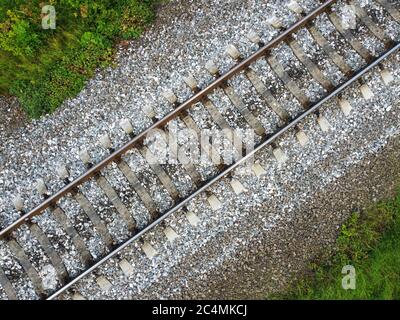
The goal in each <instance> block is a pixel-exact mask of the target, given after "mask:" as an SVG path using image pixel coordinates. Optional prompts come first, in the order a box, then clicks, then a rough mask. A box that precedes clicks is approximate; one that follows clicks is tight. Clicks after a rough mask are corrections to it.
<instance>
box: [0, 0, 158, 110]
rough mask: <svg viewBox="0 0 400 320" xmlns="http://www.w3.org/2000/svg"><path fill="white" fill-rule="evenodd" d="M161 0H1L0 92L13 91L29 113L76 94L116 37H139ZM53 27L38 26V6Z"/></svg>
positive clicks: (109, 57) (107, 62) (109, 58)
mask: <svg viewBox="0 0 400 320" xmlns="http://www.w3.org/2000/svg"><path fill="white" fill-rule="evenodd" d="M158 2H160V1H159V0H115V1H109V0H93V1H87V0H86V1H85V0H49V1H48V3H46V2H44V1H42V0H31V1H26V0H14V1H9V0H0V69H1V70H2V71H1V74H0V94H2V95H15V96H17V97H18V99H19V101H20V103H21V104H22V106H23V108H24V109H25V110H26V112H27V113H28V115H29V116H30V117H32V118H37V117H39V116H41V115H43V114H46V113H50V112H52V111H54V110H55V109H56V108H57V107H58V106H59V105H60V104H61V103H62V102H63V101H64V100H65V99H67V98H70V97H73V96H75V95H76V94H77V93H78V92H79V91H80V90H81V89H82V88H83V86H84V84H85V82H86V80H87V79H88V78H90V77H91V76H92V75H93V73H94V71H95V69H96V68H98V67H104V66H107V65H110V62H111V61H112V57H113V54H114V52H115V49H114V44H115V43H116V42H117V41H119V40H124V39H130V38H136V37H138V36H139V35H140V34H141V33H142V32H143V30H144V28H145V26H146V25H147V24H148V23H150V22H151V21H152V20H153V19H154V7H155V5H156V4H157V3H158ZM44 5H52V6H53V7H54V8H55V11H56V28H55V29H43V28H42V19H43V14H42V7H43V6H44Z"/></svg>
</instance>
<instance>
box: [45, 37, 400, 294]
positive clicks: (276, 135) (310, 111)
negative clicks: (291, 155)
mask: <svg viewBox="0 0 400 320" xmlns="http://www.w3.org/2000/svg"><path fill="white" fill-rule="evenodd" d="M399 49H400V43H398V44H396V45H395V46H394V47H393V48H392V49H390V50H388V51H386V52H385V53H384V54H382V55H381V56H380V57H378V58H376V59H375V60H374V61H373V62H372V63H370V64H369V65H367V66H365V67H364V68H362V69H361V70H359V71H358V72H357V73H356V74H355V75H354V76H353V77H352V78H350V79H349V80H347V81H346V82H344V83H343V84H341V85H339V86H337V87H336V88H335V90H333V91H332V92H331V93H330V94H328V95H327V96H325V97H324V98H322V99H320V100H319V101H318V102H316V103H315V104H314V105H313V106H312V107H310V108H309V109H307V110H306V111H305V112H303V113H302V114H300V115H299V116H298V117H296V118H295V119H293V121H292V122H290V123H289V124H287V125H286V126H284V127H282V128H281V129H280V130H278V131H277V132H276V133H274V134H273V135H272V136H270V137H269V138H268V139H266V140H265V141H263V142H262V143H260V144H259V145H257V147H255V148H254V150H252V151H251V152H249V153H248V154H247V155H246V156H244V157H243V158H241V159H240V160H238V161H237V162H235V163H234V164H232V165H230V166H229V167H228V168H227V169H225V170H224V171H222V172H221V173H220V174H218V175H216V176H215V177H214V178H212V179H211V180H209V181H208V182H207V183H206V184H205V185H204V186H202V187H200V188H199V189H198V190H196V191H195V192H194V193H192V194H191V195H190V196H188V197H187V198H185V199H184V200H183V201H182V202H180V203H179V204H177V205H176V206H175V207H174V208H172V209H170V210H169V211H168V212H166V213H165V214H163V215H162V216H161V217H160V218H158V219H157V220H155V221H154V222H153V223H151V224H150V225H148V226H147V227H146V228H144V229H143V230H141V231H139V232H138V233H137V234H135V235H134V236H133V237H132V238H130V239H129V240H127V241H126V242H124V243H123V244H121V245H120V246H119V247H118V248H116V249H115V250H113V251H112V252H110V253H109V254H108V255H107V256H105V257H104V258H102V259H101V260H99V261H98V262H97V263H95V264H94V265H93V266H91V267H90V268H89V269H87V270H86V271H85V272H83V273H81V274H80V275H79V276H77V277H76V278H74V279H73V280H71V281H70V282H69V283H68V284H66V285H65V286H63V287H62V288H61V289H59V290H58V291H57V292H55V293H54V294H53V295H51V296H50V297H48V298H47V300H53V299H54V298H56V297H57V296H59V295H60V294H61V293H63V292H65V291H66V290H67V289H69V288H70V287H71V286H72V285H74V284H75V283H77V282H78V281H79V280H81V279H82V278H84V277H86V276H87V275H88V274H90V273H91V272H93V270H95V269H97V268H98V267H100V266H101V265H102V264H104V263H105V262H106V261H108V260H109V259H111V258H113V257H114V256H115V255H117V254H118V253H119V252H120V251H121V250H123V249H124V248H126V247H127V246H128V245H130V244H132V243H133V242H134V241H136V240H138V239H139V238H140V237H142V236H143V235H144V234H145V233H146V232H148V231H149V230H151V229H153V228H154V227H155V226H157V225H159V224H160V223H161V222H163V221H164V220H165V219H166V218H168V217H169V216H170V215H171V214H173V213H174V212H176V211H178V210H179V209H181V208H182V207H183V206H184V205H185V204H187V203H188V202H189V201H190V200H192V199H193V198H194V197H196V196H198V195H199V194H200V193H202V192H204V191H205V190H206V189H208V188H209V187H210V186H212V185H213V184H215V183H216V182H217V181H219V180H220V179H221V178H223V177H225V176H226V175H227V174H228V173H230V172H231V171H233V170H234V169H235V168H237V167H238V166H239V165H241V164H243V163H244V162H245V161H247V160H249V159H250V158H251V157H253V156H254V155H255V153H256V152H258V151H259V150H261V149H263V148H264V147H266V146H267V145H270V144H271V143H273V142H274V141H275V140H276V139H277V138H279V137H280V136H282V135H283V134H284V133H286V132H287V131H288V130H289V129H291V128H293V127H295V126H297V125H298V124H299V123H300V122H301V121H302V120H303V119H304V118H305V117H307V116H309V115H311V114H313V113H315V112H316V111H317V110H318V109H319V108H320V107H321V106H322V105H323V104H324V103H325V102H327V101H328V100H330V99H332V98H333V97H335V96H337V95H338V94H340V93H341V92H342V91H343V90H344V89H346V88H347V87H349V86H350V85H351V84H353V83H354V82H355V81H357V80H358V79H360V78H361V77H362V76H363V75H364V74H366V73H367V72H368V71H370V70H371V69H372V68H374V67H375V66H377V65H378V64H379V63H381V62H382V61H383V60H384V59H386V58H387V57H388V56H390V55H391V54H393V53H394V52H396V51H397V50H399Z"/></svg>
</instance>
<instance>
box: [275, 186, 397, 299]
mask: <svg viewBox="0 0 400 320" xmlns="http://www.w3.org/2000/svg"><path fill="white" fill-rule="evenodd" d="M345 265H352V266H354V267H355V270H356V289H355V290H351V289H350V290H344V289H343V288H342V278H343V277H344V275H342V273H341V271H342V268H343V266H345ZM310 269H311V271H312V272H311V275H309V276H306V277H304V278H303V279H301V280H300V281H298V283H297V285H296V286H295V288H293V289H291V291H290V292H289V293H286V294H285V295H283V296H279V297H273V298H279V299H301V300H308V299H313V300H336V299H340V300H350V299H357V300H364V299H368V300H391V299H395V300H397V299H400V190H399V191H398V193H397V196H396V197H395V198H394V199H392V200H389V201H386V202H383V203H381V204H379V205H377V206H376V207H374V208H371V209H370V210H368V211H366V212H362V213H361V214H360V213H354V214H353V215H352V216H351V218H350V219H349V220H348V221H347V223H346V224H345V225H343V226H342V229H341V232H340V234H339V236H338V239H337V251H336V253H335V255H334V256H333V257H332V258H330V259H328V260H326V261H325V262H324V263H322V264H317V263H313V264H311V266H310Z"/></svg>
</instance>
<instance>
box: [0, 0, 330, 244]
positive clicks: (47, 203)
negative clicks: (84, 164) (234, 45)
mask: <svg viewBox="0 0 400 320" xmlns="http://www.w3.org/2000/svg"><path fill="white" fill-rule="evenodd" d="M335 2H337V0H328V1H326V2H325V3H323V4H322V5H321V6H319V7H318V8H316V9H315V10H313V11H312V12H310V13H309V14H307V15H306V16H304V17H303V18H302V19H300V20H299V21H297V22H296V23H294V24H293V25H292V26H290V27H289V28H288V29H286V30H285V31H284V32H282V33H281V34H280V35H278V36H277V37H276V38H274V39H273V40H271V41H270V42H268V43H267V44H266V45H265V46H263V47H262V48H260V49H259V50H257V51H256V52H255V53H253V54H252V55H251V56H249V57H248V58H246V59H245V60H243V61H241V62H240V63H238V64H237V65H235V66H234V67H232V68H231V69H230V70H229V71H227V72H226V73H224V74H223V75H221V76H220V77H219V78H217V79H216V80H215V81H213V82H212V83H211V84H209V85H208V86H207V87H205V88H204V89H202V90H200V91H199V92H198V93H196V94H195V95H193V96H192V97H191V98H189V99H188V100H186V101H185V102H183V103H182V104H181V105H179V106H178V107H177V108H176V109H174V110H173V111H171V112H170V113H169V114H167V115H166V116H165V117H164V118H163V119H161V120H159V121H157V122H155V123H154V124H153V125H151V126H150V127H149V128H148V129H146V130H145V131H143V132H141V133H140V134H138V135H137V136H135V137H134V138H133V139H132V140H130V141H129V142H128V143H126V144H125V145H123V146H122V147H121V148H119V149H118V150H116V151H115V152H113V153H111V154H110V155H109V156H107V157H106V158H105V159H103V160H102V161H100V162H99V163H97V164H95V165H94V166H93V167H92V168H90V169H89V170H87V171H86V172H85V173H83V174H82V175H81V176H79V177H78V178H76V179H75V180H74V181H72V182H70V183H69V184H67V185H66V186H65V187H63V188H62V189H60V190H59V191H58V192H56V193H55V194H53V195H51V196H49V197H48V198H47V199H45V200H44V201H43V202H42V203H40V204H39V205H38V206H37V207H35V208H34V209H32V210H31V211H29V212H28V213H26V214H23V215H22V216H21V217H20V218H18V219H17V220H16V221H14V222H13V223H12V224H10V225H9V226H7V227H6V228H4V229H3V230H1V231H0V239H2V238H4V237H6V236H8V235H9V234H10V233H11V232H12V231H14V230H15V229H16V228H18V227H19V226H20V225H22V224H24V223H25V222H27V221H29V220H30V219H31V218H32V217H34V216H36V215H39V214H41V213H42V212H43V211H44V210H46V209H47V208H49V207H51V206H53V205H55V204H56V203H57V201H58V200H59V199H61V198H62V197H63V196H65V195H66V194H68V193H70V192H73V191H74V190H76V188H77V187H78V186H80V185H81V184H83V183H84V182H86V181H88V180H90V179H91V178H92V177H94V176H95V175H97V174H98V173H99V172H100V171H101V170H102V169H103V168H104V167H106V166H107V165H109V164H110V163H112V162H114V161H116V160H117V159H118V158H120V157H121V156H122V155H123V154H125V153H126V152H127V151H128V150H130V149H132V148H133V147H134V146H135V145H137V144H139V143H140V142H141V141H143V140H144V139H145V138H146V136H147V135H148V134H149V133H150V132H151V131H152V130H154V129H158V128H160V127H162V126H164V125H165V124H166V123H168V122H169V121H171V120H172V119H174V118H176V116H177V115H178V114H180V113H181V112H183V111H184V110H186V109H188V108H189V107H190V106H192V105H193V104H195V103H197V102H200V101H202V99H203V98H205V97H206V96H207V95H208V94H210V92H212V91H214V90H215V89H217V88H218V87H220V86H221V85H222V84H223V83H225V82H226V81H227V80H229V79H230V78H232V77H233V76H235V75H237V74H238V73H240V72H241V71H243V70H245V69H246V68H248V67H249V66H250V65H251V64H252V63H253V62H254V61H256V60H258V59H260V58H262V57H263V56H265V55H266V54H267V53H268V52H269V51H270V50H271V48H273V47H275V46H276V45H278V44H280V43H281V42H282V41H284V40H285V39H286V38H287V37H288V36H290V35H291V34H292V33H293V32H296V31H297V30H298V29H300V28H302V27H303V26H305V25H306V24H307V23H308V22H309V21H310V20H312V19H313V18H314V17H316V16H317V15H319V14H321V13H322V12H324V11H325V10H327V9H328V7H329V6H331V5H332V4H334V3H335Z"/></svg>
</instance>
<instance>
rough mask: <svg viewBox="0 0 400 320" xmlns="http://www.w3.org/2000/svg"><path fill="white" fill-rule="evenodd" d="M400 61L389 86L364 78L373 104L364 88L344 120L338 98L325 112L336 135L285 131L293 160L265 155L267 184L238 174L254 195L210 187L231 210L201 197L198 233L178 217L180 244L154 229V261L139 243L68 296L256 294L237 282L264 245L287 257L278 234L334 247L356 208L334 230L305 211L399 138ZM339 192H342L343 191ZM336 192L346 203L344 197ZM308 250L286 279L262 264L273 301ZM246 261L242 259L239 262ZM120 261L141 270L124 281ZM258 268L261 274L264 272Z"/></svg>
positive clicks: (195, 204)
mask: <svg viewBox="0 0 400 320" xmlns="http://www.w3.org/2000/svg"><path fill="white" fill-rule="evenodd" d="M399 61H400V54H397V55H396V56H395V57H393V58H392V59H391V60H390V61H387V62H386V63H385V65H386V66H387V67H388V68H390V69H391V70H394V71H395V72H394V74H395V77H396V80H395V82H393V83H392V84H391V86H390V87H389V88H387V87H385V86H384V85H383V83H382V81H381V79H380V75H379V73H378V72H376V71H373V72H371V74H369V75H368V76H367V77H366V81H367V82H368V84H370V85H371V87H373V88H374V92H375V93H376V95H375V97H374V98H373V99H372V100H371V101H368V102H366V101H365V100H364V99H363V98H362V97H361V94H360V92H359V91H358V85H353V86H352V88H351V89H348V90H346V92H345V93H344V97H345V98H346V99H348V101H349V102H350V103H351V105H352V106H353V110H352V113H351V115H350V116H349V117H345V116H344V115H343V113H342V111H341V110H340V109H339V108H338V106H337V104H336V103H335V102H330V103H328V104H327V105H326V106H325V107H324V109H323V114H324V116H326V118H327V119H328V120H329V122H330V124H331V127H332V129H331V130H330V131H329V132H326V133H324V132H322V131H321V130H320V128H319V126H318V124H317V123H316V119H315V118H313V117H310V118H308V119H307V120H306V121H305V122H304V131H305V132H306V133H307V135H308V137H309V139H310V141H309V144H308V145H307V146H306V147H305V148H302V147H301V146H300V145H299V144H298V143H297V141H296V138H295V136H294V133H293V132H289V133H287V134H285V136H284V137H282V138H281V139H280V140H279V142H278V145H279V146H280V147H281V148H282V149H283V150H284V152H285V153H286V155H287V156H288V161H287V162H286V163H285V164H278V163H277V162H276V160H275V159H274V157H273V156H272V154H271V153H270V152H263V153H260V154H258V155H257V157H256V160H258V161H259V162H260V163H261V164H262V166H263V167H264V168H265V170H266V174H265V175H264V176H263V177H262V178H257V177H256V176H255V175H251V176H249V175H248V174H246V170H245V168H244V167H243V166H242V167H240V168H238V169H237V170H236V172H235V174H234V177H235V178H237V179H239V180H240V181H241V182H242V184H243V185H244V186H245V188H246V189H247V192H245V193H242V194H240V195H236V194H235V193H234V192H233V191H232V189H231V187H230V184H229V181H230V180H229V179H223V180H222V181H221V182H219V183H217V184H216V185H215V186H213V187H212V188H210V191H211V192H212V193H213V194H215V195H217V197H218V198H219V200H220V201H221V202H222V203H223V208H224V209H223V210H218V211H212V210H211V208H210V206H209V205H208V203H207V200H206V195H205V194H203V195H201V196H199V197H197V198H196V199H194V200H193V201H192V202H191V203H190V204H189V206H188V208H189V210H190V211H192V212H193V213H195V214H196V215H197V216H198V217H199V218H200V220H201V222H200V224H199V225H198V226H197V227H193V226H191V225H189V223H188V221H187V220H186V218H185V215H184V213H183V212H178V213H177V214H174V215H173V216H172V217H170V218H168V219H167V222H166V224H167V225H169V226H171V227H172V228H173V229H174V230H175V231H176V232H177V233H178V234H179V236H180V237H179V238H178V239H177V240H175V241H174V242H173V243H170V242H168V241H167V239H166V238H165V235H164V234H163V228H162V227H156V228H155V229H154V230H153V231H151V232H149V233H148V234H147V235H146V236H145V237H144V240H145V241H147V242H149V243H151V244H152V245H153V247H154V248H155V249H156V250H157V252H158V255H157V256H156V257H155V258H153V259H152V260H149V259H148V258H147V257H146V256H145V255H144V253H143V251H142V250H141V248H140V243H135V244H133V245H131V246H129V247H128V248H126V249H125V250H123V251H122V252H121V253H120V254H119V255H118V257H117V258H114V259H111V260H110V261H108V262H107V263H106V264H104V265H103V266H102V267H100V268H99V269H97V271H96V272H95V274H92V275H90V276H88V277H87V278H86V279H84V280H81V281H80V282H78V284H77V285H75V286H74V287H73V288H72V290H71V291H70V292H79V293H80V294H82V295H84V296H85V297H88V298H90V299H149V298H153V299H154V298H158V299H159V298H162V299H171V298H179V299H181V298H207V297H212V298H221V297H224V298H232V297H243V296H245V297H251V296H252V295H251V294H252V293H251V289H250V288H248V286H246V285H245V284H243V287H242V288H246V290H249V291H240V288H241V287H240V285H237V283H245V282H246V281H245V280H243V279H246V278H247V277H249V278H252V277H251V275H247V274H246V273H245V270H246V268H249V270H250V268H251V264H252V260H254V259H255V258H256V257H257V255H261V256H264V252H263V251H259V250H260V247H262V246H261V243H264V242H267V243H268V246H267V247H265V246H264V247H262V250H267V251H269V252H268V253H267V254H268V255H280V252H282V251H285V248H284V243H283V244H282V243H281V242H282V241H281V238H279V239H277V238H274V236H276V233H279V234H280V235H279V236H280V237H283V239H286V237H287V238H288V239H289V238H290V235H291V233H294V234H296V233H299V234H303V235H304V237H305V239H306V238H307V233H310V234H311V233H317V236H318V241H320V242H321V243H322V244H323V245H324V246H326V247H324V246H322V247H320V250H321V248H324V250H327V249H329V248H331V247H332V233H329V232H327V234H324V231H327V230H330V231H331V230H332V229H333V230H334V231H335V230H336V231H337V230H338V227H339V223H340V221H343V219H344V218H345V217H346V215H348V214H350V213H351V212H350V211H348V212H345V213H344V212H340V214H339V213H338V215H337V216H336V217H335V216H333V217H331V219H332V223H333V225H330V224H329V221H325V222H322V221H319V223H320V224H319V225H314V224H312V223H309V224H307V219H310V220H311V217H310V216H309V215H308V213H307V211H304V210H300V209H301V208H302V207H303V206H307V204H308V203H309V202H310V201H311V202H312V197H313V194H316V193H318V192H322V191H323V190H325V189H329V188H330V186H332V185H334V184H335V183H336V182H337V181H338V180H340V179H342V178H343V177H345V176H347V175H348V174H349V173H351V172H352V171H353V170H354V168H356V167H357V166H359V165H360V164H369V163H370V159H371V157H372V156H374V155H376V154H379V153H380V152H381V151H382V149H384V148H385V146H386V145H387V144H388V143H390V141H392V140H394V139H398V140H399V139H400V125H399V124H400V121H399V120H400V112H399V111H400V104H399V98H400V94H399V92H398V90H397V88H398V86H399V85H400V69H399V68H398V67H397V66H398V63H399ZM382 97H385V98H384V99H382ZM365 178H368V175H366V177H363V179H365ZM394 178H395V177H393V179H394ZM352 179H354V177H353V178H352ZM349 191H350V192H351V190H347V192H349ZM337 192H339V193H340V190H337ZM371 192H372V191H371ZM374 194H376V192H375V193H374ZM378 194H380V195H381V197H382V196H384V195H386V190H382V189H381V190H380V192H379V193H378ZM335 196H336V197H338V198H340V199H342V198H343V199H342V200H343V201H344V202H346V198H345V195H342V196H338V195H335ZM370 200H371V201H372V200H376V198H374V199H370ZM314 205H317V207H316V210H317V211H318V210H321V215H322V214H325V213H324V203H323V202H322V203H319V204H315V203H314ZM318 208H319V209H318ZM300 214H301V215H300ZM293 220H296V221H299V220H300V221H302V222H304V223H303V224H302V227H304V228H306V229H305V230H303V229H301V230H296V226H293V225H292V221H293ZM325 224H326V225H328V226H329V227H327V226H326V225H325ZM304 225H305V226H304ZM288 226H290V228H289V227H288ZM291 228H294V229H291ZM307 228H308V229H309V230H308V231H307ZM278 243H280V245H277V244H278ZM282 246H283V247H282ZM307 246H309V250H311V251H312V250H313V244H312V243H308V244H305V245H304V247H302V248H301V249H299V248H297V249H296V248H295V249H294V251H293V252H290V253H288V254H290V257H287V260H285V261H284V262H283V263H285V266H286V268H287V273H286V274H281V272H282V270H281V269H280V263H282V262H281V261H270V260H268V259H266V258H263V260H267V262H265V263H266V265H265V266H259V267H262V268H264V267H265V269H266V270H267V271H270V272H273V273H272V274H271V279H270V281H271V282H270V283H269V285H270V286H268V284H265V285H264V290H265V295H266V294H267V293H271V292H276V290H278V291H279V289H282V287H283V285H284V284H287V283H288V282H289V281H290V277H291V276H292V273H293V272H294V271H295V270H298V269H299V268H301V266H299V265H291V264H290V263H291V261H297V259H296V258H295V257H296V252H297V251H296V250H298V253H299V255H300V253H301V252H304V251H307V248H308V247H307ZM304 255H305V254H304ZM238 256H241V259H243V261H242V260H238ZM252 257H253V258H252ZM281 258H282V257H281ZM308 258H309V257H308ZM121 259H126V260H128V261H129V262H130V263H131V264H132V265H133V267H134V272H133V274H132V275H131V276H129V277H128V276H126V275H124V274H123V273H122V271H121V269H120V268H119V266H118V263H119V262H120V261H121ZM246 259H247V260H246ZM300 262H304V261H300ZM297 263H299V261H297ZM246 266H247V267H246ZM231 267H232V268H239V267H240V268H241V269H242V270H241V272H242V273H237V274H235V269H231ZM251 271H252V272H254V273H258V274H259V273H262V271H263V270H251ZM267 271H265V272H267ZM278 272H279V274H278ZM100 275H105V276H106V277H107V279H108V280H109V281H111V283H112V285H113V286H112V288H111V289H109V290H108V291H102V290H100V288H99V287H98V285H97V284H96V282H95V280H96V278H97V277H98V276H100ZM232 276H235V277H236V278H235V281H232V278H231V277H232ZM264 276H265V275H264ZM253 281H254V279H253ZM235 283H236V284H235ZM272 283H273V284H274V285H275V286H276V287H275V286H272ZM189 284H190V285H189ZM218 285H221V286H224V289H225V290H226V291H225V292H223V293H222V291H221V292H220V293H221V296H218V293H219V291H218ZM260 286H261V287H262V285H261V284H260ZM209 288H212V289H213V290H212V291H210V289H209ZM229 288H235V290H237V292H239V293H236V294H238V295H237V296H235V295H234V294H233V292H230V291H229ZM242 290H244V289H242ZM222 294H223V295H222ZM258 294H262V293H260V292H259V293H258ZM61 298H62V299H70V298H71V295H68V294H64V295H62V296H61Z"/></svg>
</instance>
